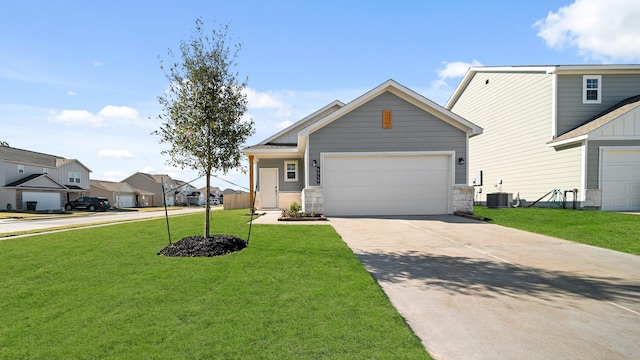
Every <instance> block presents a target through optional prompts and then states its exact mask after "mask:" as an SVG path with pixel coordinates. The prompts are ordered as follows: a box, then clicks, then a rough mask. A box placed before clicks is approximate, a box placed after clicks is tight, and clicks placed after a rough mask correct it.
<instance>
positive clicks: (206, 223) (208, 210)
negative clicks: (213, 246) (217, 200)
mask: <svg viewBox="0 0 640 360" xmlns="http://www.w3.org/2000/svg"><path fill="white" fill-rule="evenodd" d="M210 174H211V169H207V196H205V200H204V209H205V210H204V237H205V238H208V237H209V228H210V225H211V224H210V216H209V214H210V213H211V204H209V194H211V192H210V191H211V175H210Z"/></svg>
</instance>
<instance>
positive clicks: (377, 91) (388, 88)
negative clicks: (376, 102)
mask: <svg viewBox="0 0 640 360" xmlns="http://www.w3.org/2000/svg"><path fill="white" fill-rule="evenodd" d="M385 92H390V93H392V94H394V95H396V96H398V97H399V98H401V99H403V100H405V101H407V102H408V103H410V104H412V105H415V106H416V107H418V108H420V109H421V110H424V111H426V112H428V113H430V114H432V115H434V116H436V117H437V118H439V119H441V120H443V121H445V122H447V123H449V124H450V125H453V126H454V127H456V128H458V129H460V130H463V131H465V132H466V133H467V134H469V136H475V135H479V134H482V128H481V127H479V126H477V125H475V124H473V123H472V122H470V121H468V120H466V119H464V118H462V117H461V116H459V115H456V114H454V113H452V112H451V111H449V110H447V109H445V108H443V107H442V106H440V105H438V104H436V103H435V102H433V101H431V100H429V99H427V98H426V97H424V96H422V95H420V94H418V93H417V92H415V91H413V90H411V89H409V88H407V87H405V86H403V85H400V84H399V83H397V82H396V81H395V80H391V79H389V80H387V81H385V82H384V83H382V84H380V85H378V86H376V87H375V88H373V89H371V90H369V91H368V92H366V93H365V94H363V95H361V96H360V97H358V98H356V99H355V100H353V101H351V102H350V103H348V104H347V105H345V106H344V107H342V108H341V109H339V110H337V111H334V112H333V113H331V114H329V115H327V116H325V117H324V118H322V119H320V120H319V121H316V122H315V123H313V124H311V125H309V126H307V127H306V128H304V129H302V130H301V131H300V134H301V135H302V136H307V135H309V134H311V133H313V132H315V131H317V130H319V129H321V128H322V127H324V126H326V125H328V124H330V123H332V122H333V121H335V120H337V119H339V118H340V117H342V116H344V115H345V114H348V113H349V112H351V111H353V110H355V109H357V108H358V107H360V106H361V105H363V104H365V103H367V102H369V101H370V100H372V99H374V98H375V97H377V96H379V95H381V94H383V93H385Z"/></svg>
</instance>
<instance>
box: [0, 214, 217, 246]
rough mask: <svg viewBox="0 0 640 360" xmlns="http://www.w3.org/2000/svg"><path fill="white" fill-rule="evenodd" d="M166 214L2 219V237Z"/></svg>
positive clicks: (142, 218)
mask: <svg viewBox="0 0 640 360" xmlns="http://www.w3.org/2000/svg"><path fill="white" fill-rule="evenodd" d="M219 209H222V207H212V208H211V210H219ZM203 211H204V208H201V207H194V208H183V209H181V210H170V211H168V213H169V216H176V215H185V214H190V213H197V212H203ZM163 216H165V212H164V210H161V211H140V212H138V211H126V212H111V211H109V212H95V213H91V212H87V216H70V217H57V218H52V219H42V220H34V219H29V220H21V219H5V220H0V239H2V237H3V234H7V233H13V232H17V231H28V230H41V229H49V228H56V227H60V226H77V225H94V224H97V223H100V224H102V223H118V222H123V221H132V220H144V219H152V218H158V217H163Z"/></svg>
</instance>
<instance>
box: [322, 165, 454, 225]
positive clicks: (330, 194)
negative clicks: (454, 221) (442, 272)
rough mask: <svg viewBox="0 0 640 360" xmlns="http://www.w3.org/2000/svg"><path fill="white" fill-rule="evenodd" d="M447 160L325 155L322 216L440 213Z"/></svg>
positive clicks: (445, 205) (445, 202)
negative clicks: (323, 214)
mask: <svg viewBox="0 0 640 360" xmlns="http://www.w3.org/2000/svg"><path fill="white" fill-rule="evenodd" d="M450 164H451V158H450V157H449V156H448V155H391V156H388V155H383V156H375V155H371V156H369V155H367V156H330V155H327V156H325V158H324V162H323V173H322V175H323V178H322V183H323V188H324V206H325V212H326V214H327V215H334V216H335V215H418V214H446V213H448V210H449V206H450V193H451V186H452V176H451V170H450V167H451V165H450Z"/></svg>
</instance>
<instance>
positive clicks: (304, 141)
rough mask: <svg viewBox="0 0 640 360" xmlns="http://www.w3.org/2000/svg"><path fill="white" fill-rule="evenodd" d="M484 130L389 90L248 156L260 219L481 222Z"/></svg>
mask: <svg viewBox="0 0 640 360" xmlns="http://www.w3.org/2000/svg"><path fill="white" fill-rule="evenodd" d="M481 133H482V128H480V127H479V126H477V125H475V124H473V123H471V122H470V121H468V120H466V119H464V118H463V117H461V116H458V115H457V114H455V113H453V112H451V111H449V110H447V109H445V108H443V107H442V106H440V105H438V104H436V103H434V102H433V101H431V100H429V99H427V98H425V97H424V96H422V95H420V94H418V93H416V92H414V91H412V90H410V89H408V88H406V87H404V86H402V85H401V84H399V83H397V82H395V81H393V80H388V81H386V82H384V83H382V84H381V85H379V86H377V87H375V88H373V89H372V90H370V91H368V92H366V93H365V94H363V95H361V96H360V97H358V98H356V99H355V100H353V101H351V102H350V103H348V104H344V103H342V102H340V101H335V102H333V103H330V104H328V105H327V106H325V107H324V108H322V109H320V110H318V111H316V112H315V113H313V114H311V115H309V116H307V117H305V118H303V119H301V120H300V121H298V122H297V123H295V124H293V125H291V126H290V127H288V128H286V129H284V130H282V131H280V132H278V133H276V134H274V135H273V136H271V137H269V138H268V139H266V140H264V141H262V142H260V143H258V144H256V145H253V146H249V147H247V148H245V149H244V153H245V155H247V157H248V158H249V171H250V176H249V177H250V187H251V188H252V191H253V187H254V186H253V184H254V183H255V184H257V185H258V186H257V188H258V189H259V190H258V191H257V193H256V195H255V207H256V208H258V209H278V208H286V207H288V206H289V205H290V204H291V203H292V202H294V201H295V202H297V203H299V204H301V205H302V207H303V210H304V211H306V212H315V213H324V214H326V215H333V216H335V215H430V214H452V213H454V212H473V190H472V188H470V187H469V186H468V185H467V183H466V182H467V178H468V172H467V170H468V169H467V162H466V161H467V155H468V152H467V150H468V144H469V138H471V137H474V136H476V135H479V134H481Z"/></svg>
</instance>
